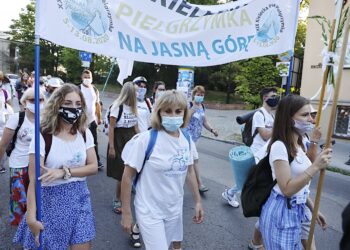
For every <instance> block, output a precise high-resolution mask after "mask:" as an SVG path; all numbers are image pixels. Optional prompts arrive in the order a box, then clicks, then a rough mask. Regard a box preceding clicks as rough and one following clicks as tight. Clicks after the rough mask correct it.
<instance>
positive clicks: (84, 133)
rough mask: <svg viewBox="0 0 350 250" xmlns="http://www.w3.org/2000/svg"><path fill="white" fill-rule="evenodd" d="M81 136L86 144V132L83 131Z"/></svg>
mask: <svg viewBox="0 0 350 250" xmlns="http://www.w3.org/2000/svg"><path fill="white" fill-rule="evenodd" d="M81 135H82V136H83V138H84V142H85V143H86V130H84V131H83V132H82V133H81Z"/></svg>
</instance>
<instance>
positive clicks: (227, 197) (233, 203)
mask: <svg viewBox="0 0 350 250" xmlns="http://www.w3.org/2000/svg"><path fill="white" fill-rule="evenodd" d="M221 196H222V198H224V199H225V200H226V201H227V202H228V204H230V205H231V206H232V207H235V208H237V207H239V202H238V199H237V197H236V194H234V195H233V196H231V195H230V194H229V193H228V189H226V190H225V191H224V192H223V193H222V194H221Z"/></svg>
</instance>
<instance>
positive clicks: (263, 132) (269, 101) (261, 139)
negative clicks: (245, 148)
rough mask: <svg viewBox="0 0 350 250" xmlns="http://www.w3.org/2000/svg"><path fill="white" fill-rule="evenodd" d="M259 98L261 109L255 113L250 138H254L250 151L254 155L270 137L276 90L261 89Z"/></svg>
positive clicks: (277, 100) (276, 100)
mask: <svg viewBox="0 0 350 250" xmlns="http://www.w3.org/2000/svg"><path fill="white" fill-rule="evenodd" d="M260 98H261V101H262V103H263V104H262V107H261V108H260V109H259V110H258V111H257V112H255V114H254V116H253V121H252V136H254V140H253V143H252V145H251V146H250V149H251V150H252V151H253V154H254V155H255V154H256V153H257V152H258V151H259V149H260V148H262V147H263V146H264V145H265V144H266V142H267V141H268V140H269V139H270V137H271V134H272V127H273V122H274V120H275V115H274V111H275V110H276V108H277V105H278V102H279V97H278V96H277V89H276V88H274V87H270V88H263V89H262V90H261V91H260Z"/></svg>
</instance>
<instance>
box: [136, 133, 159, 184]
mask: <svg viewBox="0 0 350 250" xmlns="http://www.w3.org/2000/svg"><path fill="white" fill-rule="evenodd" d="M149 132H150V139H149V141H148V145H147V149H146V152H145V159H144V160H143V163H142V168H141V170H140V172H139V173H137V174H136V176H135V179H134V181H133V186H134V188H135V187H136V184H137V181H138V179H139V177H140V174H141V172H142V170H143V167H144V166H145V164H146V161H148V160H149V157H150V156H151V154H152V151H153V148H154V145H155V144H156V141H157V137H158V130H156V129H153V128H152V129H151V130H150V131H149Z"/></svg>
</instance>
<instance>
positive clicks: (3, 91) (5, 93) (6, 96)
mask: <svg viewBox="0 0 350 250" xmlns="http://www.w3.org/2000/svg"><path fill="white" fill-rule="evenodd" d="M1 90H2V93H4V97H5V103H6V102H7V99H8V93H7V91H6V90H5V89H1Z"/></svg>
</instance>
